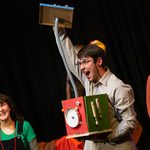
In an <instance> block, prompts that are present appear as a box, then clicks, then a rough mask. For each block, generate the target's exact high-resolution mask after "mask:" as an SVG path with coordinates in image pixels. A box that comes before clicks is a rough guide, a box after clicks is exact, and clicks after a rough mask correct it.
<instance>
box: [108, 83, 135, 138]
mask: <svg viewBox="0 0 150 150" xmlns="http://www.w3.org/2000/svg"><path fill="white" fill-rule="evenodd" d="M114 97H115V103H114V108H115V112H116V116H117V118H118V121H119V124H118V126H117V128H115V129H114V131H113V132H112V133H111V134H110V135H109V140H110V141H116V140H119V139H120V138H122V137H125V136H126V135H129V134H130V133H132V132H133V130H134V129H135V128H136V127H137V120H136V112H135V110H134V101H135V100H134V93H133V90H132V88H131V86H130V85H126V84H123V85H121V86H119V87H118V88H116V90H115V94H114Z"/></svg>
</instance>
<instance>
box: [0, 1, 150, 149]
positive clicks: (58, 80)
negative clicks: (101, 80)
mask: <svg viewBox="0 0 150 150" xmlns="http://www.w3.org/2000/svg"><path fill="white" fill-rule="evenodd" d="M39 3H47V4H58V5H69V6H73V7H74V8H75V10H74V19H73V27H72V29H67V32H68V35H69V36H70V38H71V40H72V41H73V43H74V44H87V43H89V42H90V41H91V40H94V39H99V40H101V41H103V42H104V43H105V44H106V45H107V51H108V52H107V64H108V66H109V67H110V69H111V71H112V72H113V73H114V74H115V75H117V76H118V77H119V78H121V79H122V80H123V81H124V82H126V83H129V84H131V86H132V87H133V90H134V93H135V109H136V112H137V118H138V119H139V121H140V122H141V124H142V126H143V134H142V137H141V138H140V141H139V143H138V148H139V149H141V150H149V149H150V144H149V143H150V142H149V134H150V120H149V117H148V113H147V108H146V80H147V76H148V75H149V74H150V67H149V60H150V1H149V0H92V1H88V0H80V1H79V0H78V1H77V0H74V1H73V0H70V1H67V0H66V1H65V0H60V1H58V0H57V1H50V0H49V1H48V0H47V1H46V0H45V1H44V0H43V1H42V0H41V1H36V0H30V1H27V0H26V1H21V2H18V1H9V2H8V1H3V2H1V9H0V18H1V21H0V24H1V27H0V39H1V40H0V92H1V93H4V94H7V95H9V96H11V97H12V98H13V100H14V101H15V103H16V105H17V107H18V110H19V111H20V112H21V113H22V114H23V116H24V118H25V119H26V120H28V121H30V123H31V124H32V126H33V127H34V129H35V132H36V134H37V138H38V141H50V140H52V139H56V138H59V137H61V136H63V135H65V134H66V130H65V124H64V118H63V113H62V111H61V109H62V105H61V100H63V99H65V98H66V95H65V79H66V70H65V67H64V65H63V62H62V59H61V57H60V54H59V51H58V48H57V45H56V42H55V37H54V34H53V31H52V27H50V26H44V25H43V26H42V25H39V23H38V17H39V16H38V15H39Z"/></svg>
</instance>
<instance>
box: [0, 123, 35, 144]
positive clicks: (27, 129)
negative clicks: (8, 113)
mask: <svg viewBox="0 0 150 150" xmlns="http://www.w3.org/2000/svg"><path fill="white" fill-rule="evenodd" d="M16 129H18V121H16ZM16 129H15V131H14V133H12V134H9V135H8V134H5V133H4V132H3V131H2V130H0V135H1V140H2V141H5V140H10V139H13V138H14V136H16V137H18V136H21V139H22V141H23V143H24V145H26V146H27V143H29V142H30V141H31V140H32V139H34V138H36V134H35V132H34V130H33V128H32V126H31V124H30V123H29V122H28V121H24V122H23V131H22V133H21V135H18V133H17V130H16ZM28 146H29V145H28ZM28 146H27V147H28Z"/></svg>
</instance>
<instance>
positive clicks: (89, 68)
mask: <svg viewBox="0 0 150 150" xmlns="http://www.w3.org/2000/svg"><path fill="white" fill-rule="evenodd" d="M78 64H79V67H80V69H81V71H82V72H83V73H84V74H85V76H86V77H87V79H88V80H89V81H90V82H94V83H96V82H98V81H99V79H100V76H99V72H98V68H97V64H96V63H95V62H94V59H93V58H92V57H84V58H82V59H79V60H78Z"/></svg>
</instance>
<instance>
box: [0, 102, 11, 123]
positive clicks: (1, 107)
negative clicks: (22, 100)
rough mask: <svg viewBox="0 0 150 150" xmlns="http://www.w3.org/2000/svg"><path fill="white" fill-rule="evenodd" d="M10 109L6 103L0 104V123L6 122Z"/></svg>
mask: <svg viewBox="0 0 150 150" xmlns="http://www.w3.org/2000/svg"><path fill="white" fill-rule="evenodd" d="M10 111H11V109H10V107H9V105H8V104H7V103H6V102H2V103H0V121H6V120H7V119H8V118H9V117H10Z"/></svg>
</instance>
